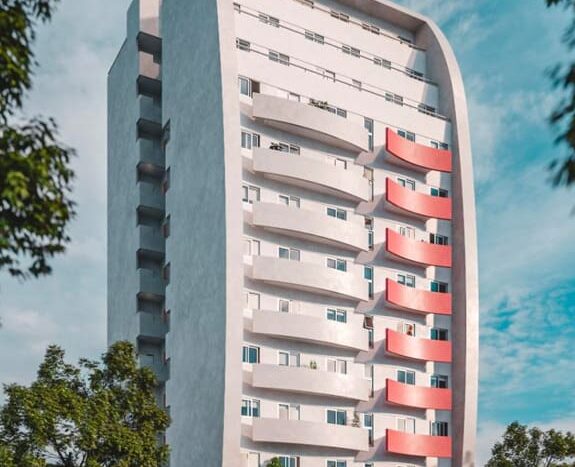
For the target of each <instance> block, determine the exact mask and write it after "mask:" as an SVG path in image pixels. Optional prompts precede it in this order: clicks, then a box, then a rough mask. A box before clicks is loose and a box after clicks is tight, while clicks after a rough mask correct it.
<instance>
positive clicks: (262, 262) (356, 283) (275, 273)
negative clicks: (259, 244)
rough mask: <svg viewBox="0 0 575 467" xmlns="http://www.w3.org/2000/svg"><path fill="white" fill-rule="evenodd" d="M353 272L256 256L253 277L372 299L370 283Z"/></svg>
mask: <svg viewBox="0 0 575 467" xmlns="http://www.w3.org/2000/svg"><path fill="white" fill-rule="evenodd" d="M350 266H353V265H350ZM350 269H351V270H349V271H348V272H342V271H337V270H335V269H329V268H328V267H326V266H324V265H321V264H314V263H302V262H300V261H289V260H287V259H280V258H273V257H266V256H255V257H254V258H253V266H252V274H251V277H252V279H254V280H260V281H263V282H267V283H270V284H274V285H277V286H280V287H289V288H292V289H298V290H304V291H306V292H313V293H318V294H322V295H327V296H331V297H340V298H345V299H348V300H354V301H367V300H368V298H369V297H368V289H367V283H366V281H365V280H364V279H363V276H362V274H361V273H360V271H359V270H354V269H353V268H350Z"/></svg>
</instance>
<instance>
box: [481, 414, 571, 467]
mask: <svg viewBox="0 0 575 467" xmlns="http://www.w3.org/2000/svg"><path fill="white" fill-rule="evenodd" d="M560 466H561V467H567V466H575V436H573V434H572V433H570V432H567V433H561V432H560V431H555V430H549V431H542V430H540V429H539V428H537V427H533V428H528V427H527V426H526V425H520V424H519V423H518V422H513V423H512V424H511V425H509V426H508V427H507V430H506V431H505V434H504V435H503V440H502V441H499V442H497V443H495V446H493V449H492V450H491V459H489V462H488V463H487V467H560Z"/></svg>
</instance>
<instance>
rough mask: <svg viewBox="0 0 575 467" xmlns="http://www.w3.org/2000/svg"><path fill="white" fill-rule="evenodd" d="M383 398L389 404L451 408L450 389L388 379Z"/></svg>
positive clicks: (439, 408) (441, 408) (423, 407)
mask: <svg viewBox="0 0 575 467" xmlns="http://www.w3.org/2000/svg"><path fill="white" fill-rule="evenodd" d="M385 400H386V401H387V402H388V403H390V404H395V405H402V406H404V407H414V408H418V409H435V410H451V390H450V389H443V388H430V387H422V386H415V385H413V384H403V383H399V382H397V381H393V380H391V379H388V380H387V381H386V386H385Z"/></svg>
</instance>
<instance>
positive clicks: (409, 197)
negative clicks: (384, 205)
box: [385, 178, 451, 220]
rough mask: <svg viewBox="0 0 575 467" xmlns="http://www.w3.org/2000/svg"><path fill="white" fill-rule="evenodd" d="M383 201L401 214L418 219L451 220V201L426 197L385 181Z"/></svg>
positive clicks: (388, 180)
mask: <svg viewBox="0 0 575 467" xmlns="http://www.w3.org/2000/svg"><path fill="white" fill-rule="evenodd" d="M385 186H386V191H385V199H386V201H387V202H388V203H389V204H390V205H391V206H392V207H394V208H396V209H398V210H400V211H401V212H402V213H403V214H407V215H411V216H415V217H419V218H425V219H429V218H435V219H443V220H451V199H450V198H442V197H440V196H431V195H426V194H425V193H420V192H417V191H413V190H410V189H409V188H405V187H403V186H401V185H399V184H398V183H395V182H394V181H393V180H391V179H390V178H388V179H387V180H386V184H385Z"/></svg>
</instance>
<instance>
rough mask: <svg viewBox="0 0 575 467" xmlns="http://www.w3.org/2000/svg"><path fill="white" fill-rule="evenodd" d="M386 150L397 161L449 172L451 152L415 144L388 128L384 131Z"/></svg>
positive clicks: (421, 167)
mask: <svg viewBox="0 0 575 467" xmlns="http://www.w3.org/2000/svg"><path fill="white" fill-rule="evenodd" d="M385 149H386V151H387V152H388V153H389V154H391V155H392V156H394V157H395V158H397V159H398V160H399V161H402V162H407V163H409V164H410V165H411V166H414V167H416V168H419V169H424V170H439V171H441V172H451V159H452V156H451V152H450V151H448V150H446V149H436V148H431V147H428V146H423V145H422V144H417V143H415V142H413V141H409V140H407V139H405V138H402V137H401V136H399V135H398V134H397V133H395V132H394V131H393V130H391V129H390V128H387V131H386V147H385Z"/></svg>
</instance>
